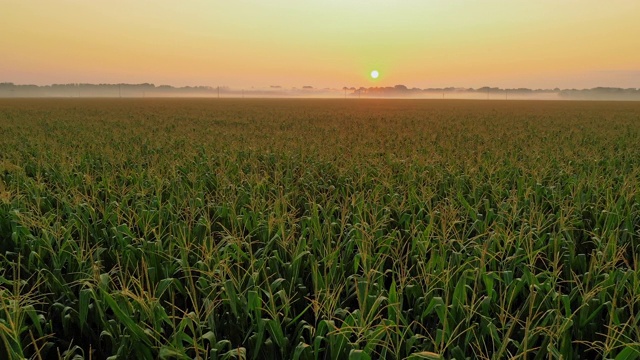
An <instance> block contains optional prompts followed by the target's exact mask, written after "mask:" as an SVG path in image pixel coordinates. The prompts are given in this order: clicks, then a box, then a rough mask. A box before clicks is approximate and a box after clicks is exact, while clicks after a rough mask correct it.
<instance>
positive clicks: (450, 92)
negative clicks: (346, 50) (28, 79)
mask: <svg viewBox="0 0 640 360" xmlns="http://www.w3.org/2000/svg"><path fill="white" fill-rule="evenodd" d="M0 97H5V98H21V97H25V98H31V97H89V98H90V97H111V98H114V97H118V98H120V97H122V98H145V97H208V98H345V99H354V98H407V99H469V100H618V101H640V89H636V88H629V89H622V88H605V87H599V88H593V89H582V90H577V89H564V90H561V89H558V88H555V89H526V88H517V89H508V88H507V89H503V88H498V87H482V88H477V89H473V88H454V87H447V88H426V89H420V88H408V87H406V86H404V85H395V86H389V87H368V88H366V87H362V86H361V87H346V86H345V87H343V88H341V89H332V88H315V87H313V86H311V85H304V86H301V87H299V88H297V87H294V88H284V87H282V86H278V85H272V86H270V87H268V88H253V87H251V88H248V89H236V88H230V87H227V86H221V87H217V86H216V87H213V86H185V87H173V86H169V85H160V86H156V85H154V84H148V83H145V84H98V85H96V84H54V85H45V86H37V85H16V84H13V83H0Z"/></svg>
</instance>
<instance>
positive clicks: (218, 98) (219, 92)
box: [218, 85, 220, 99]
mask: <svg viewBox="0 0 640 360" xmlns="http://www.w3.org/2000/svg"><path fill="white" fill-rule="evenodd" d="M218 99H220V85H218Z"/></svg>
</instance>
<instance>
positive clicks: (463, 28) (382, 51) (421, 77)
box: [0, 0, 640, 88]
mask: <svg viewBox="0 0 640 360" xmlns="http://www.w3.org/2000/svg"><path fill="white" fill-rule="evenodd" d="M638 14H640V1H636V0H611V1H607V2H603V1H599V0H582V1H574V0H567V1H561V2H558V1H552V0H540V1H535V2H534V1H506V0H487V1H482V2H478V1H472V0H459V1H437V0H420V1H418V0H407V1H403V2H402V3H390V2H387V1H381V0H374V1H364V0H351V1H338V0H328V1H327V2H322V3H320V2H317V3H310V2H296V1H289V0H274V1H270V2H263V1H258V0H240V1H233V2H223V1H217V2H213V1H205V0H194V1H192V2H189V3H176V2H174V1H171V0H157V1H148V0H138V1H128V2H124V1H122V2H111V1H106V0H94V1H71V0H60V1H49V0H32V1H19V0H8V1H5V2H3V10H2V12H0V33H2V34H3V36H0V49H2V56H0V82H2V81H10V82H15V83H34V84H51V83H70V82H92V83H114V82H130V83H136V82H151V83H155V84H156V85H159V84H170V85H177V86H182V85H228V86H232V87H233V86H235V87H240V86H243V87H246V86H256V87H259V86H269V85H282V86H298V87H299V86H302V85H313V86H315V87H339V88H341V87H342V86H345V85H348V86H360V85H365V86H368V85H369V84H370V82H371V81H372V80H373V79H372V78H371V77H370V76H363V75H364V74H367V75H370V74H368V73H367V69H372V68H375V69H377V70H378V71H379V72H380V73H383V74H384V79H383V80H381V83H380V85H385V86H389V85H390V86H393V85H395V84H404V85H407V86H409V87H412V86H416V87H442V86H465V87H480V86H485V85H489V86H502V87H531V88H538V87H545V88H549V87H556V86H558V87H593V86H620V87H638V86H640V85H639V84H640V65H639V64H640V37H639V36H637V34H640V21H637V18H638ZM382 82H384V84H382Z"/></svg>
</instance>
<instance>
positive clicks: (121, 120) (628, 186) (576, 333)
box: [0, 99, 640, 360]
mask: <svg viewBox="0 0 640 360" xmlns="http://www.w3.org/2000/svg"><path fill="white" fill-rule="evenodd" d="M639 261H640V103H634V102H617V103H616V102H543V101H538V102H536V101H530V102H518V101H455V100H440V101H438V100H433V101H425V100H356V99H350V100H302V99H298V100H273V99H272V100H241V99H236V100H232V99H222V100H220V99H163V100H160V99H137V100H135V99H35V100H34V99H31V100H27V99H11V100H6V99H5V100H0V359H7V360H14V359H25V358H29V359H74V360H75V359H383V358H384V359H412V360H416V359H457V360H463V359H506V358H519V359H615V360H632V359H637V358H640V265H639Z"/></svg>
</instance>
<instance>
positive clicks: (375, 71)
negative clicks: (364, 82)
mask: <svg viewBox="0 0 640 360" xmlns="http://www.w3.org/2000/svg"><path fill="white" fill-rule="evenodd" d="M378 76H380V73H379V72H378V70H373V71H372V72H371V77H372V78H373V79H377V78H378Z"/></svg>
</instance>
